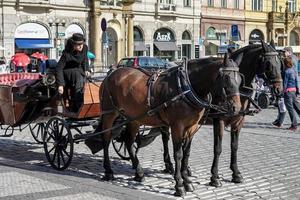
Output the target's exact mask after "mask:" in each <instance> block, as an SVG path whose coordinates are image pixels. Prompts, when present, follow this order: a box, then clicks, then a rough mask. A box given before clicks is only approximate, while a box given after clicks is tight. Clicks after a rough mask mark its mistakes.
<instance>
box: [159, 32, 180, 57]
mask: <svg viewBox="0 0 300 200" xmlns="http://www.w3.org/2000/svg"><path fill="white" fill-rule="evenodd" d="M153 40H154V49H153V55H154V56H156V57H160V58H162V59H165V60H169V61H171V60H175V52H176V51H178V47H177V46H176V40H175V36H174V33H173V31H171V30H170V29H168V28H160V29H158V30H157V31H155V33H154V37H153Z"/></svg>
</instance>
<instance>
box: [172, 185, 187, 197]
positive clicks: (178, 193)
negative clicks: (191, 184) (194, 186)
mask: <svg viewBox="0 0 300 200" xmlns="http://www.w3.org/2000/svg"><path fill="white" fill-rule="evenodd" d="M175 190H176V191H175V193H174V196H176V197H184V196H185V194H186V191H185V189H184V187H176V188H175Z"/></svg>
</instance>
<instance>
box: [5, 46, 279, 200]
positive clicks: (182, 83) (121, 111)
mask: <svg viewBox="0 0 300 200" xmlns="http://www.w3.org/2000/svg"><path fill="white" fill-rule="evenodd" d="M232 58H233V60H235V61H237V63H238V64H235V65H233V66H232V65H230V66H228V65H227V64H228V63H227V62H223V60H222V59H219V58H208V59H203V60H201V59H200V60H192V61H189V62H187V63H185V64H184V65H182V66H178V67H174V68H171V69H169V70H167V71H166V72H164V73H161V74H153V73H150V74H149V73H144V72H142V71H139V70H138V69H133V68H127V69H125V68H123V69H117V70H116V71H114V72H112V73H111V74H110V75H109V78H106V79H104V81H103V82H102V81H101V80H98V81H95V82H87V83H86V84H85V90H84V102H83V103H82V105H81V107H80V109H79V110H78V112H72V111H71V110H70V109H69V105H70V104H69V103H70V102H68V100H67V99H63V100H60V99H59V98H58V95H57V91H56V88H55V86H54V83H53V82H51V81H50V80H52V78H53V75H52V76H51V75H46V76H45V77H44V78H42V77H40V76H39V77H34V78H29V80H27V79H26V81H24V82H26V83H24V85H23V84H21V83H22V82H23V79H25V78H21V79H18V80H16V79H14V80H13V81H11V82H9V81H8V83H9V84H7V85H8V88H7V90H4V92H3V97H5V98H4V100H3V101H2V99H0V100H1V101H0V103H1V105H0V111H1V112H2V113H1V114H0V116H1V117H0V120H1V123H2V124H4V125H10V126H13V127H14V126H17V125H20V124H22V123H25V122H32V121H35V120H39V119H40V118H41V117H42V116H46V117H47V120H45V121H41V122H39V121H38V122H39V123H38V125H36V126H33V128H32V130H37V132H38V131H40V132H41V133H42V134H40V135H42V138H43V145H44V150H45V154H46V157H47V160H48V161H49V163H50V164H51V166H52V167H53V168H55V169H58V170H63V169H65V168H67V167H68V166H69V165H70V163H71V161H72V156H73V150H74V143H77V142H81V141H86V140H87V139H89V138H92V137H94V136H100V135H101V136H102V135H103V134H104V137H103V138H104V140H105V141H104V142H103V145H104V162H103V165H104V168H105V174H104V179H105V180H112V179H113V171H112V169H111V164H110V160H109V159H110V158H109V155H108V147H109V143H110V140H111V139H112V140H113V139H115V141H116V142H117V144H122V143H126V147H127V148H126V150H128V153H129V155H130V156H129V157H130V159H131V161H132V164H133V168H134V169H135V170H136V173H135V178H134V180H137V181H142V180H143V178H144V173H143V169H142V168H141V166H140V164H139V160H138V158H137V155H136V152H134V150H136V148H135V149H134V148H133V147H134V144H133V143H134V142H135V141H136V138H137V139H138V137H137V135H138V131H139V127H140V125H143V124H146V125H150V126H155V127H163V126H167V127H170V129H171V135H172V141H173V149H174V160H175V165H176V168H175V181H176V185H175V190H176V192H175V195H177V196H184V194H185V192H186V191H193V189H194V188H193V185H192V183H191V181H190V180H189V178H188V176H187V174H188V173H187V170H188V158H189V153H190V147H191V141H192V138H193V135H194V134H195V132H196V131H197V128H198V123H199V122H200V123H203V121H201V120H203V119H204V118H205V116H206V112H205V111H206V110H210V109H213V110H214V111H216V112H215V113H213V114H215V115H214V126H215V128H214V132H215V133H214V136H215V137H216V139H215V140H214V142H215V145H214V147H215V154H214V156H215V159H214V163H213V166H212V177H211V183H210V184H211V185H213V186H216V187H217V186H220V180H219V176H218V169H217V168H218V165H217V162H218V157H219V155H220V153H221V151H220V150H219V148H220V144H221V138H222V134H223V130H222V128H224V122H221V121H222V120H225V121H226V124H230V125H231V128H232V134H231V137H232V145H231V147H232V156H231V159H232V162H231V169H232V170H233V175H232V177H233V182H235V183H239V182H242V179H243V178H242V176H241V173H240V172H239V170H238V167H237V163H236V162H237V157H236V153H237V146H238V136H237V135H238V133H239V131H240V129H241V127H242V122H243V117H244V115H245V114H247V113H246V112H244V111H245V110H246V109H247V108H248V106H247V105H248V101H249V100H250V101H251V98H250V97H249V95H247V94H243V97H244V99H243V101H241V100H240V94H242V93H240V85H241V83H242V82H243V83H244V84H245V85H246V86H249V85H250V84H251V81H252V79H253V78H254V75H255V74H257V73H265V74H266V78H267V79H269V80H270V81H273V84H274V86H275V83H276V84H278V83H277V82H280V78H281V77H280V72H279V71H280V64H279V63H278V62H277V54H275V53H273V51H272V49H270V48H269V47H267V46H265V44H263V45H262V47H261V46H251V47H249V48H245V49H243V50H240V51H237V52H236V53H233V56H232ZM254 58H261V59H259V60H258V59H254ZM232 62H233V61H232ZM224 63H225V64H224ZM240 64H241V65H240ZM237 65H238V66H239V68H238V66H237ZM261 66H264V68H262V67H261ZM239 71H240V72H239ZM241 74H243V75H241ZM243 77H244V78H243ZM5 80H6V79H5ZM152 80H153V81H152ZM27 81H28V83H27ZM17 82H20V85H18V84H17ZM50 83H51V84H50ZM208 83H209V84H208ZM100 84H101V88H100V92H98V91H99V89H98V87H99V85H100ZM5 87H6V86H5V84H2V85H1V86H0V91H1V89H2V88H5ZM149 88H150V89H149ZM212 91H214V92H215V93H214V94H213V95H212V96H213V98H212V99H210V98H208V95H209V93H210V92H212ZM99 93H100V94H101V99H99ZM149 94H152V95H149ZM3 97H1V98H3ZM241 102H242V104H241ZM4 104H7V105H9V106H8V107H9V108H10V110H4V109H3V110H2V105H4ZM99 104H101V106H99ZM241 106H243V107H241ZM100 108H101V109H103V110H101V109H100ZM241 108H243V109H244V110H243V111H242V112H240V111H241ZM32 110H36V111H35V112H32ZM8 112H9V113H14V114H13V115H11V117H4V115H6V113H8ZM31 112H32V113H31ZM27 113H29V114H27ZM179 113H180V114H179ZM220 114H221V115H220ZM29 116H30V117H29ZM100 116H101V117H100ZM120 116H121V117H120ZM220 116H221V117H220ZM123 117H125V118H123ZM99 118H101V121H98V120H97V119H99ZM231 119H234V120H233V121H232V120H231ZM2 120H3V121H2ZM97 123H98V124H99V125H97V128H96V130H95V131H93V132H88V133H83V132H82V131H81V130H80V129H79V127H83V126H90V125H96V124H97ZM125 125H126V126H127V125H128V126H127V128H126V132H125V134H126V135H125V136H124V137H122V135H120V134H119V133H120V131H119V130H122V128H123V127H124V126H125ZM111 132H112V133H111ZM114 133H115V134H114ZM153 133H155V132H153ZM219 134H220V136H219ZM154 135H157V134H156V133H155V134H154ZM145 138H147V137H145ZM152 139H153V138H151V139H149V140H148V141H147V142H145V143H144V145H147V143H150V142H151V140H152ZM121 146H122V145H119V147H118V148H116V147H115V148H116V149H117V150H118V152H119V151H120V149H121ZM141 146H142V145H141ZM124 149H125V148H124Z"/></svg>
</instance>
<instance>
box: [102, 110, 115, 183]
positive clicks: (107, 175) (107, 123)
mask: <svg viewBox="0 0 300 200" xmlns="http://www.w3.org/2000/svg"><path fill="white" fill-rule="evenodd" d="M117 117H118V113H117V112H113V113H110V114H107V115H105V116H103V117H102V130H107V129H109V128H111V127H112V126H113V122H114V121H115V119H116V118H117ZM111 139H112V131H107V132H105V133H103V147H104V151H103V155H104V162H103V167H104V170H105V171H104V177H103V178H102V179H103V180H105V181H110V180H113V179H114V175H113V174H114V173H113V170H112V169H111V161H110V158H109V145H110V142H111Z"/></svg>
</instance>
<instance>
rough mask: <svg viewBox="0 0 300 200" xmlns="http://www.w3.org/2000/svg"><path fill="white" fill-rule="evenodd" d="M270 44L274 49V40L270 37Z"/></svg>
mask: <svg viewBox="0 0 300 200" xmlns="http://www.w3.org/2000/svg"><path fill="white" fill-rule="evenodd" d="M270 46H271V47H273V48H274V49H275V42H274V40H273V38H272V40H271V41H270Z"/></svg>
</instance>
